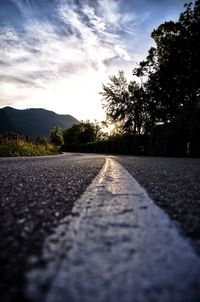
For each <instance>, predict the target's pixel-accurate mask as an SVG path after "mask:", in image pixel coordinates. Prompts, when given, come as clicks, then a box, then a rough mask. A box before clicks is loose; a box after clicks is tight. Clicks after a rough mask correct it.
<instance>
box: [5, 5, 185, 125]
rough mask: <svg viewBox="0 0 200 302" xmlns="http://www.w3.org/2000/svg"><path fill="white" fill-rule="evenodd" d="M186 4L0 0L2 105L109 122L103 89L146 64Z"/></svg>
mask: <svg viewBox="0 0 200 302" xmlns="http://www.w3.org/2000/svg"><path fill="white" fill-rule="evenodd" d="M185 2H186V0H162V1H161V0H0V107H5V106H12V107H14V108H18V109H25V108H45V109H48V110H53V111H55V112H57V113H60V114H71V115H73V116H74V117H75V118H77V119H79V120H86V119H89V120H91V121H92V120H94V119H96V120H97V121H101V120H103V119H104V118H105V112H104V110H103V109H102V102H101V99H102V97H101V95H100V94H99V92H100V91H101V89H102V83H104V84H106V83H108V82H109V76H110V75H113V74H117V73H118V71H119V70H124V71H125V74H126V76H127V78H128V79H131V76H132V70H133V68H134V67H136V66H137V64H138V63H139V62H140V61H141V60H144V59H145V57H146V55H147V52H148V49H149V48H150V47H151V46H152V45H154V44H153V40H152V39H151V37H150V34H151V32H152V30H153V29H154V28H156V27H158V26H159V25H160V24H161V23H163V22H164V21H169V20H177V19H178V17H179V15H180V12H181V11H183V5H184V3H185Z"/></svg>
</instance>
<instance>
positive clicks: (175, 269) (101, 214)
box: [27, 159, 200, 302]
mask: <svg viewBox="0 0 200 302" xmlns="http://www.w3.org/2000/svg"><path fill="white" fill-rule="evenodd" d="M43 256H44V258H45V259H46V261H47V266H46V268H44V269H37V270H32V271H31V272H30V273H29V274H28V276H27V280H28V286H27V296H28V297H29V298H30V297H31V298H32V299H33V301H42V302H65V301H67V302H73V301H75V302H79V301H81V302H118V301H120V302H133V301H134V302H147V301H148V302H149V301H152V302H156V301H159V302H161V301H162V302H179V301H180V302H199V301H200V276H199V272H200V260H199V257H198V256H197V255H196V254H195V253H194V251H193V249H192V247H191V246H190V243H189V242H188V241H187V240H186V239H184V238H183V237H182V236H181V235H180V233H179V231H178V230H177V228H176V226H175V225H174V223H173V222H171V221H170V219H169V218H168V216H167V215H166V214H165V213H164V212H163V211H162V210H161V209H160V208H158V207H157V206H156V205H155V204H154V202H153V201H152V200H151V199H150V198H149V196H148V195H147V193H146V192H145V190H144V189H143V188H142V187H141V186H140V185H139V184H138V183H137V182H136V180H135V179H134V178H133V177H132V176H131V175H130V174H129V173H128V172H127V171H126V170H125V169H124V168H123V167H122V166H120V165H119V164H118V163H116V162H115V161H114V160H112V159H107V160H106V164H105V165H104V167H103V169H102V171H101V172H100V174H99V175H98V176H97V177H96V179H95V180H94V181H93V183H92V184H91V185H90V186H89V187H88V189H87V190H86V192H85V193H84V194H83V196H82V197H81V198H80V199H79V200H78V201H77V203H76V205H75V207H74V209H73V212H72V216H70V217H67V218H66V219H65V220H63V221H62V222H61V224H60V226H59V227H58V228H57V229H56V230H55V233H54V234H53V235H52V236H50V237H49V238H47V240H46V242H45V245H44V250H43ZM44 288H45V289H46V290H44Z"/></svg>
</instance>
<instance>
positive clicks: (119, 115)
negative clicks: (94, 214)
mask: <svg viewBox="0 0 200 302" xmlns="http://www.w3.org/2000/svg"><path fill="white" fill-rule="evenodd" d="M151 37H152V38H153V40H154V42H155V47H151V48H150V49H149V52H148V54H147V57H146V59H145V60H144V61H142V62H140V63H139V64H138V67H137V68H135V69H134V70H133V78H132V80H131V81H128V80H127V79H126V77H125V74H124V72H123V71H119V73H118V74H117V75H112V76H110V78H109V82H108V83H107V84H104V85H103V86H102V90H101V91H100V94H101V96H102V104H103V107H104V109H105V111H106V115H107V119H106V121H104V122H101V123H97V122H94V123H91V122H90V121H81V122H80V123H77V124H76V125H73V126H72V127H71V128H68V129H66V130H64V131H63V130H61V129H60V128H58V127H54V128H53V129H52V130H51V131H50V142H48V141H47V139H43V141H41V140H42V139H36V140H30V141H29V140H27V139H26V138H22V137H19V136H17V138H16V139H15V138H14V136H13V137H12V138H11V139H10V138H8V137H7V136H8V135H7V136H6V135H5V137H3V136H2V137H1V141H0V156H8V155H9V156H22V155H25V156H26V155H27V156H29V155H46V154H56V153H58V152H59V150H61V151H69V152H73V151H74V152H97V153H110V154H135V155H159V156H198V157H200V60H199V54H200V0H197V1H196V2H195V3H189V4H186V5H185V10H184V11H183V12H182V13H181V14H180V17H179V20H178V21H177V22H173V21H169V22H165V23H163V24H161V25H160V26H159V27H158V28H157V29H155V30H154V31H153V32H152V34H151Z"/></svg>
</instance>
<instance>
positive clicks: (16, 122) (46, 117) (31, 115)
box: [0, 107, 79, 137]
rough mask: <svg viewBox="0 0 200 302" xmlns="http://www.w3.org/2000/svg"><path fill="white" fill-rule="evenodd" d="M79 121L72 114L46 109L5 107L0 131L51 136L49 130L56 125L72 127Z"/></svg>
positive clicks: (0, 121)
mask: <svg viewBox="0 0 200 302" xmlns="http://www.w3.org/2000/svg"><path fill="white" fill-rule="evenodd" d="M77 123H79V121H78V120H77V119H75V118H74V117H73V116H71V115H68V114H66V115H62V114H57V113H55V112H53V111H49V110H45V109H40V108H38V109H35V108H32V109H24V110H19V109H14V108H12V107H4V108H1V109H0V133H5V132H9V131H12V132H16V133H19V134H22V135H29V136H31V137H38V136H45V137H49V131H50V130H51V129H53V128H54V127H55V126H58V127H60V128H61V129H66V128H70V127H71V126H72V125H74V124H77Z"/></svg>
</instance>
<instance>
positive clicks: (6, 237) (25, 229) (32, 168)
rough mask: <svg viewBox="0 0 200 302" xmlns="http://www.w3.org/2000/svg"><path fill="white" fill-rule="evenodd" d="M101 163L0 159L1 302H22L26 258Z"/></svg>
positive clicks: (35, 251) (69, 159)
mask: <svg viewBox="0 0 200 302" xmlns="http://www.w3.org/2000/svg"><path fill="white" fill-rule="evenodd" d="M103 164H104V159H103V158H100V157H99V158H98V157H96V158H95V157H94V158H93V159H91V158H90V159H89V158H87V157H84V158H83V157H82V156H80V157H76V161H75V160H74V159H73V157H67V156H57V157H56V156H55V157H49V158H47V157H44V158H32V159H31V158H21V159H0V268H1V269H0V271H1V272H0V300H1V302H10V301H12V302H13V301H21V302H23V301H25V298H24V296H23V293H22V290H23V287H24V272H25V271H27V269H28V266H27V259H28V257H29V256H32V255H39V254H40V252H41V248H42V244H43V241H44V239H45V237H46V236H48V235H49V234H50V233H51V232H52V230H53V229H54V228H55V227H56V226H57V225H58V223H59V221H60V219H62V218H63V217H65V216H66V215H68V214H70V212H71V209H72V206H73V203H74V201H75V200H76V199H77V198H78V197H79V196H80V195H81V194H82V193H83V192H84V190H85V188H86V187H87V186H88V184H89V183H90V182H91V181H92V180H93V178H94V177H95V176H96V175H97V174H98V172H99V170H100V169H101V167H102V165H103ZM33 259H34V258H33ZM41 264H42V263H40V265H41ZM34 265H35V263H34Z"/></svg>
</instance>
